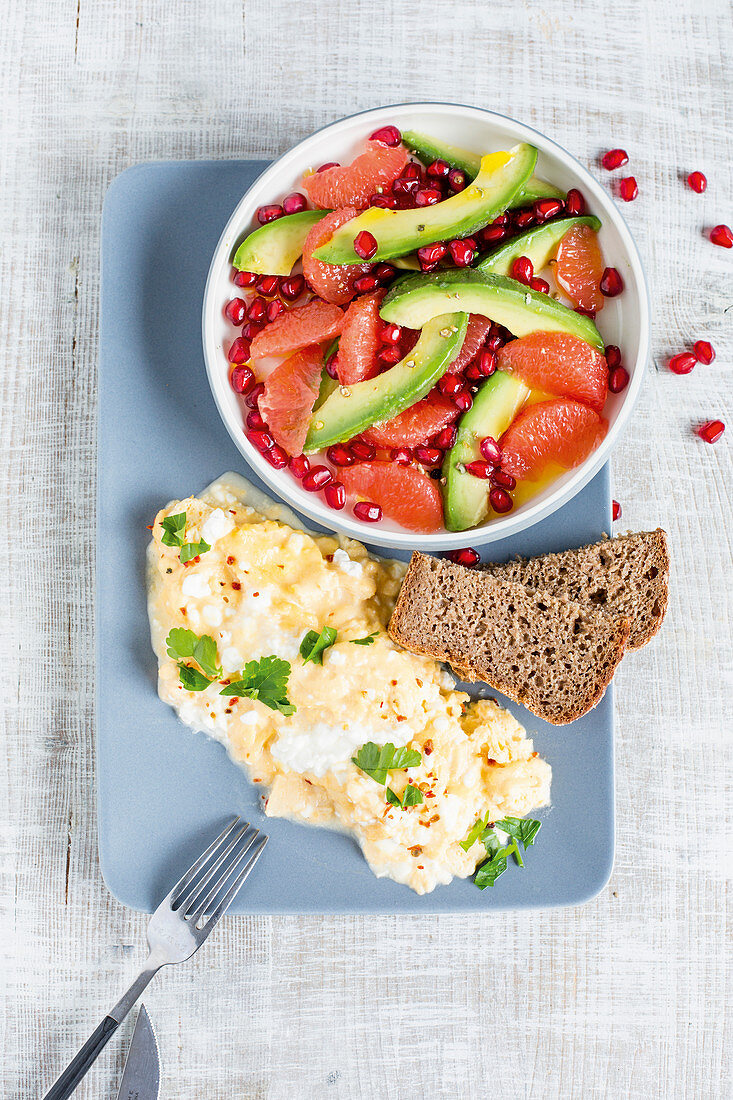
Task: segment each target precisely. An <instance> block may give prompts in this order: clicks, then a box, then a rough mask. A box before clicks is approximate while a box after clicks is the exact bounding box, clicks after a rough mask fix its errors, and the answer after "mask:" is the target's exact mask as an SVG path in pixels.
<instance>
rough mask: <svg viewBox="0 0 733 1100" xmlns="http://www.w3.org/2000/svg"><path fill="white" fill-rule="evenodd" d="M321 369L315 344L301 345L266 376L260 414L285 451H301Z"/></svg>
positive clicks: (321, 365) (294, 452)
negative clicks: (312, 345) (298, 349)
mask: <svg viewBox="0 0 733 1100" xmlns="http://www.w3.org/2000/svg"><path fill="white" fill-rule="evenodd" d="M322 369H323V353H322V351H321V349H320V348H319V347H308V348H303V349H302V350H301V351H296V352H295V354H294V355H291V356H290V358H289V359H285V360H283V362H282V363H280V364H279V365H278V366H277V367H275V369H274V370H273V371H272V372H271V373H270V374H269V375H268V376H267V378H266V380H265V389H264V392H263V393H262V396H261V397H260V403H259V410H260V414H261V416H262V418H263V420H264V421H265V423H266V424H267V426H268V428H269V429H270V435H271V436H272V438H273V439H274V440H275V442H276V443H279V444H280V446H281V447H284V448H285V450H286V451H287V452H288V454H291V455H299V454H301V453H302V450H303V444H304V443H305V437H306V434H307V432H308V424H309V423H310V418H311V413H312V412H313V406H314V404H315V401H316V398H317V396H318V390H319V388H320V383H321V371H322Z"/></svg>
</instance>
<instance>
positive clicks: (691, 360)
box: [667, 351, 697, 374]
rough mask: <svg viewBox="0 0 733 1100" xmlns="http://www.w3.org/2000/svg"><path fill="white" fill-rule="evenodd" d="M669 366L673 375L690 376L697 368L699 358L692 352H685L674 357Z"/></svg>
mask: <svg viewBox="0 0 733 1100" xmlns="http://www.w3.org/2000/svg"><path fill="white" fill-rule="evenodd" d="M667 366H668V367H669V369H670V370H671V371H672V374H689V373H690V371H692V370H694V369H695V367H696V366H697V356H696V355H693V353H692V352H691V351H683V352H681V354H680V355H673V356H672V358H671V359H670V361H669V363H668V364H667Z"/></svg>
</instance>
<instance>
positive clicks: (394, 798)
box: [384, 787, 402, 807]
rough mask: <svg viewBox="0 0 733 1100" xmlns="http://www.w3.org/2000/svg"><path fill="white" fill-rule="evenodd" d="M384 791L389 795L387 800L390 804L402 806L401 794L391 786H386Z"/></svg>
mask: <svg viewBox="0 0 733 1100" xmlns="http://www.w3.org/2000/svg"><path fill="white" fill-rule="evenodd" d="M384 793H385V794H386V796H387V801H388V802H389V804H390V806H399V807H401V806H402V803H401V802H400V796H399V795H398V794H395V793H394V791H393V790H392V788H391V787H386V788H385V791H384Z"/></svg>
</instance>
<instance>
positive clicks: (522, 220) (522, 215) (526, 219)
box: [514, 210, 535, 229]
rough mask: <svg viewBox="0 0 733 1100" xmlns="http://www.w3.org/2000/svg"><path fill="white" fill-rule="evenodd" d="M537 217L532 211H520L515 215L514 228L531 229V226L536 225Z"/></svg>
mask: <svg viewBox="0 0 733 1100" xmlns="http://www.w3.org/2000/svg"><path fill="white" fill-rule="evenodd" d="M534 223H535V216H534V214H533V212H532V211H531V210H520V211H518V213H516V214H515V215H514V226H515V228H516V229H529V227H530V225H534Z"/></svg>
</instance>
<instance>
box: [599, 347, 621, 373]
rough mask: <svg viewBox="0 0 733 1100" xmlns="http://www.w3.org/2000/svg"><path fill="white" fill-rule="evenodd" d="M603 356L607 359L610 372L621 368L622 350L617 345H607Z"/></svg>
mask: <svg viewBox="0 0 733 1100" xmlns="http://www.w3.org/2000/svg"><path fill="white" fill-rule="evenodd" d="M603 354H604V355H605V357H606V364H607V366H608V369H609V370H613V369H614V367H620V366H621V349H620V348H618V347H617V346H616V344H606V346H605V348H604V349H603Z"/></svg>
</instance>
